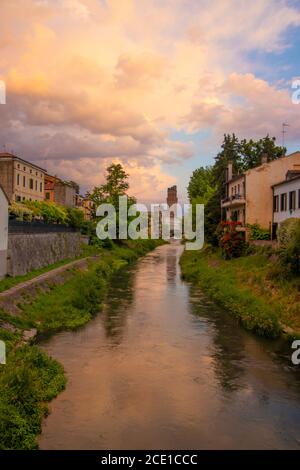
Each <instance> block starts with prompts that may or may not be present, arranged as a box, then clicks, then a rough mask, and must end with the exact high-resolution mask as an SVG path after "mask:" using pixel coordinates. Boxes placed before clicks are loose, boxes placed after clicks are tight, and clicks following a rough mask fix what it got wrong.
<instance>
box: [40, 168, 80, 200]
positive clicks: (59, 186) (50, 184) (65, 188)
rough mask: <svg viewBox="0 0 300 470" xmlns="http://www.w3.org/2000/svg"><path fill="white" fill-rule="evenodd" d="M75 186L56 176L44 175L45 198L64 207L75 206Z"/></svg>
mask: <svg viewBox="0 0 300 470" xmlns="http://www.w3.org/2000/svg"><path fill="white" fill-rule="evenodd" d="M76 198H77V194H76V188H75V186H74V185H73V184H72V183H69V182H68V181H63V180H61V179H60V178H58V177H57V176H52V175H48V174H46V175H45V200H46V201H50V202H55V203H56V204H60V205H62V206H65V207H76Z"/></svg>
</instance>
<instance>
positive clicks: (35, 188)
mask: <svg viewBox="0 0 300 470" xmlns="http://www.w3.org/2000/svg"><path fill="white" fill-rule="evenodd" d="M37 188H38V186H37V180H35V190H36V191H37Z"/></svg>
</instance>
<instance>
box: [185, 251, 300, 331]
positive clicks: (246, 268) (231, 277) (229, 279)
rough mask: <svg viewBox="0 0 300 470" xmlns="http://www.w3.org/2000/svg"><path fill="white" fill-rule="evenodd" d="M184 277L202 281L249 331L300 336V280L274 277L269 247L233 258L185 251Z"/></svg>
mask: <svg viewBox="0 0 300 470" xmlns="http://www.w3.org/2000/svg"><path fill="white" fill-rule="evenodd" d="M180 264H181V269H182V276H183V278H184V279H186V280H188V281H191V282H194V283H196V284H198V285H199V286H200V287H201V288H202V289H203V290H204V291H205V292H206V293H207V294H208V295H209V296H210V297H211V298H212V299H213V300H215V301H217V302H218V303H219V304H220V305H222V306H223V307H224V308H225V309H227V310H228V311H229V312H230V313H231V314H232V315H233V316H234V317H235V318H236V319H237V320H238V321H239V322H240V323H241V324H242V325H243V327H244V328H246V329H247V330H249V331H252V332H254V333H256V334H258V335H261V336H265V337H270V338H277V337H279V336H282V335H283V336H285V337H288V338H292V337H293V338H294V337H300V315H299V312H300V297H299V280H298V279H295V280H293V281H289V280H274V279H272V278H271V276H270V271H271V267H272V265H273V264H274V259H273V257H272V253H270V252H269V251H268V250H265V251H264V250H261V251H258V252H257V253H256V254H253V255H250V256H244V257H241V258H236V259H232V260H224V259H222V257H221V255H220V253H219V252H218V251H212V250H211V249H209V248H206V249H204V250H202V251H185V252H184V253H183V255H182V257H181V261H180Z"/></svg>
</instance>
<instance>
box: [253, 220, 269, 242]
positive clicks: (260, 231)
mask: <svg viewBox="0 0 300 470" xmlns="http://www.w3.org/2000/svg"><path fill="white" fill-rule="evenodd" d="M247 228H248V229H249V230H250V240H270V231H269V229H264V228H262V227H261V226H260V225H259V224H248V225H247Z"/></svg>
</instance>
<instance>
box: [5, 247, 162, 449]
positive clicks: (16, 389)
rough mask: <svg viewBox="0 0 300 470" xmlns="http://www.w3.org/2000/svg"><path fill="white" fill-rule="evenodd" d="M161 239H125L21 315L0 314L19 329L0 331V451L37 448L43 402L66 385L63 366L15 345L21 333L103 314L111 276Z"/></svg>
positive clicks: (71, 324)
mask: <svg viewBox="0 0 300 470" xmlns="http://www.w3.org/2000/svg"><path fill="white" fill-rule="evenodd" d="M159 244H161V242H160V241H152V240H137V241H128V242H126V243H124V244H123V245H121V246H117V245H113V247H112V249H111V250H105V249H101V250H100V251H99V252H98V254H99V255H100V257H99V259H98V260H95V261H91V262H90V263H89V266H88V269H86V270H80V269H78V268H74V269H72V275H71V276H70V277H69V278H68V279H67V280H66V282H64V283H63V284H60V285H53V286H51V285H50V291H49V290H47V291H45V292H43V291H41V292H40V293H39V294H38V295H37V296H36V297H35V298H33V299H26V302H25V301H24V304H21V305H18V307H19V309H20V314H19V315H15V316H11V315H9V314H7V313H6V312H4V311H1V312H0V320H2V322H3V321H5V322H6V324H11V325H12V326H13V327H15V328H17V332H16V331H10V330H9V329H7V328H6V329H3V328H2V329H1V328H0V339H2V340H4V341H5V343H6V348H7V364H6V365H1V366H0V390H1V395H0V449H34V448H37V443H36V439H37V435H38V434H39V432H40V429H41V420H42V417H43V416H45V415H46V414H47V412H48V408H47V402H48V401H50V400H51V399H52V398H54V397H55V396H56V395H57V394H58V393H59V392H60V391H61V390H63V388H64V386H65V377H64V372H63V368H62V366H61V365H60V364H59V363H57V361H55V360H53V359H52V358H50V357H48V356H47V354H45V353H44V352H43V351H41V350H40V349H39V348H38V347H37V346H34V345H29V344H26V345H23V346H21V347H20V346H19V342H20V339H21V336H22V330H24V329H28V328H36V329H37V331H38V332H39V333H46V332H47V333H49V332H50V333H51V332H52V333H53V332H55V331H58V330H66V329H75V328H78V327H80V326H82V325H84V324H85V323H87V322H88V321H89V320H90V319H91V318H92V316H93V315H95V314H96V313H98V312H99V311H100V310H101V303H102V301H103V299H104V297H105V294H106V292H107V287H108V285H109V282H110V279H111V277H112V275H113V273H114V272H116V271H117V270H119V269H120V268H121V267H124V266H126V265H127V264H128V263H132V262H134V261H135V260H137V259H138V258H139V257H140V256H142V255H144V254H146V253H147V252H148V251H150V250H152V249H153V248H155V247H156V246H158V245H159Z"/></svg>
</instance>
